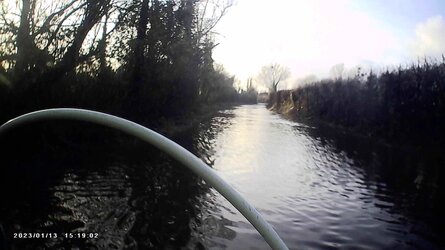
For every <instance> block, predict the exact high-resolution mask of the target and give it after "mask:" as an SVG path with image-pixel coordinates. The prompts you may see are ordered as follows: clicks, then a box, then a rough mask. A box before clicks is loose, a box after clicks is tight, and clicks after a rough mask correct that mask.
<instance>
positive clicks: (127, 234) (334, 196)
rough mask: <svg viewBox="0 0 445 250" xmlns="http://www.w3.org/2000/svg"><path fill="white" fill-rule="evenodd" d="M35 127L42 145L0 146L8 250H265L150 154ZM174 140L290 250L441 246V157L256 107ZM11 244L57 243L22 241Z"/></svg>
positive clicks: (130, 143) (242, 224)
mask: <svg viewBox="0 0 445 250" xmlns="http://www.w3.org/2000/svg"><path fill="white" fill-rule="evenodd" d="M46 126H49V125H46ZM54 126H58V127H59V128H62V129H61V130H62V131H66V130H67V128H66V126H67V125H66V124H65V125H63V124H59V125H54ZM73 126H77V125H73ZM79 126H81V125H79ZM82 126H84V125H82ZM88 126H89V125H88ZM43 127H44V128H43V129H42V128H40V129H37V132H38V134H39V137H42V138H41V140H36V141H38V143H34V144H33V143H31V142H28V143H24V141H26V139H24V141H22V142H21V143H22V144H15V145H16V146H14V145H13V144H8V146H7V147H5V143H4V142H3V144H2V145H3V146H2V152H5V155H4V164H3V166H2V173H1V175H0V176H1V177H2V181H1V184H2V186H1V187H2V188H1V190H2V197H4V199H3V205H2V206H1V210H0V223H1V225H2V228H3V231H4V234H5V237H6V239H7V240H6V244H7V245H8V246H11V247H16V248H17V249H35V248H36V247H44V248H62V249H63V248H80V249H84V248H91V249H268V246H267V244H266V243H265V242H264V240H263V239H262V238H261V236H260V235H259V234H258V233H257V232H256V231H255V229H254V228H253V227H252V226H251V225H250V224H249V223H248V222H247V220H246V219H244V218H243V217H242V216H241V215H240V214H239V213H238V212H237V211H236V210H235V209H234V207H233V206H232V205H231V204H230V203H228V202H227V201H226V200H225V199H224V198H223V197H222V196H221V195H219V194H218V193H217V192H216V191H215V190H214V189H212V188H211V187H209V186H208V185H206V184H205V183H204V182H203V181H202V180H201V179H199V178H197V177H196V176H194V175H193V174H192V173H190V172H189V171H188V170H187V169H185V168H184V167H182V166H180V165H179V164H177V163H175V162H173V161H172V160H171V159H170V158H169V157H167V156H166V155H164V154H162V153H160V152H159V151H157V150H155V149H153V148H151V147H148V146H146V145H145V144H143V143H141V142H139V141H134V140H130V139H129V138H125V137H124V139H122V138H121V137H123V136H122V135H117V136H116V135H115V134H112V133H109V132H104V133H105V134H104V135H100V134H99V135H96V134H97V133H96V132H94V131H93V132H90V135H88V136H82V134H84V133H88V130H82V129H80V128H76V129H71V130H70V129H68V131H78V132H75V133H74V135H70V134H68V135H67V134H65V132H63V133H62V135H63V136H62V139H60V138H59V137H60V135H59V136H58V135H57V134H58V133H59V134H60V132H57V133H56V132H52V133H53V135H52V136H49V135H46V134H48V131H53V129H54V128H53V129H48V128H46V129H45V126H43ZM24 129H26V128H24ZM55 130H56V131H57V129H55ZM23 131H24V130H22V131H20V130H17V132H16V133H17V134H15V135H11V138H15V137H17V136H19V135H21V134H20V133H25V132H23ZM85 131H86V132H85ZM35 132H36V131H34V133H35ZM76 133H78V134H76ZM49 134H51V133H49ZM54 134H55V135H54ZM112 135H113V136H115V137H117V138H118V139H107V140H105V142H101V143H97V142H96V143H91V145H88V146H84V141H85V138H88V139H89V140H91V141H93V139H94V137H95V136H96V137H98V138H103V137H112ZM14 136H15V137H14ZM22 137H24V138H29V137H27V135H26V133H25V136H22ZM11 138H10V140H13V139H11ZM68 138H71V139H68ZM76 138H77V139H76ZM119 138H120V139H119ZM96 139H97V138H96ZM175 140H177V141H178V142H179V143H180V144H182V145H183V146H184V147H186V148H188V149H189V150H191V151H192V152H194V153H195V154H196V155H198V156H199V157H200V158H201V159H203V160H204V161H205V162H206V163H207V164H209V165H210V166H212V167H213V168H214V169H215V170H216V171H217V172H218V173H219V174H220V175H221V176H222V177H223V178H224V179H225V180H227V181H228V182H229V183H230V184H231V185H233V186H234V187H235V189H237V190H238V191H239V192H240V193H241V194H242V195H243V196H244V197H245V198H246V199H247V200H248V201H250V202H251V203H252V204H253V205H254V206H255V207H256V208H257V209H258V210H259V211H260V212H261V213H262V214H263V215H264V216H265V219H266V220H267V221H268V222H270V223H271V224H272V225H273V226H274V228H275V229H276V230H277V232H278V234H279V235H280V236H281V237H282V238H283V240H284V241H285V242H286V244H288V246H289V247H290V248H291V249H394V248H401V249H441V248H443V247H444V246H445V242H444V240H443V239H441V238H440V236H441V235H442V234H443V232H442V231H443V226H444V225H445V224H444V217H443V215H442V213H443V212H442V211H443V209H444V207H443V206H442V205H441V201H442V200H443V194H444V192H443V185H442V181H441V180H442V176H444V175H443V170H442V168H443V165H444V164H443V163H444V161H443V158H442V157H441V156H436V155H433V154H432V155H427V154H420V153H415V152H410V151H406V150H400V149H397V148H392V147H387V146H382V145H378V144H375V143H373V142H371V141H370V140H367V139H363V138H357V137H353V136H350V135H348V134H344V133H342V132H339V131H331V130H329V129H326V128H324V129H320V128H316V127H310V126H307V125H304V124H301V123H297V122H292V121H288V120H286V119H283V118H282V117H281V116H279V115H277V114H274V113H273V112H271V111H269V110H267V109H266V108H265V106H264V105H261V104H259V105H246V106H238V107H235V108H233V109H228V110H222V111H220V112H219V113H218V114H217V115H215V116H214V117H212V118H211V119H209V120H207V121H204V122H202V123H201V124H200V125H199V126H197V127H196V128H194V129H193V130H191V131H187V132H186V133H184V134H182V135H179V136H178V137H177V138H176V139H175ZM42 143H43V144H42ZM17 145H19V146H17ZM42 145H43V146H42ZM16 151H21V152H26V156H24V157H21V158H20V157H19V158H17V157H13V156H12V153H11V152H16ZM8 152H9V153H8ZM24 155H25V154H24ZM14 232H57V233H58V234H59V236H58V237H57V238H55V239H54V238H53V239H28V240H23V239H22V240H17V239H12V234H13V233H14ZM66 232H74V233H79V232H80V233H82V232H97V233H98V237H97V238H90V239H76V238H70V237H69V234H68V235H66V234H64V233H66Z"/></svg>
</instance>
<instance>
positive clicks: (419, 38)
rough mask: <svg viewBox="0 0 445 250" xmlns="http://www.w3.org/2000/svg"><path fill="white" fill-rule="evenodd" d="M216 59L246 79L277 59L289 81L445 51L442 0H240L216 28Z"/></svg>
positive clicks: (439, 53) (444, 19)
mask: <svg viewBox="0 0 445 250" xmlns="http://www.w3.org/2000/svg"><path fill="white" fill-rule="evenodd" d="M216 29H217V32H219V33H220V35H219V36H217V42H219V43H220V44H219V45H218V46H217V47H216V49H215V51H214V56H213V57H214V59H215V61H216V62H217V63H221V64H223V65H224V67H225V68H226V70H227V71H228V72H229V73H231V74H234V75H236V77H237V78H238V79H240V80H242V81H244V80H245V79H246V78H247V77H249V76H255V75H257V74H258V72H259V70H260V68H261V67H262V66H263V65H267V64H270V63H280V64H283V65H286V66H288V67H289V68H290V69H291V71H292V79H290V80H289V81H288V86H291V85H293V84H294V82H295V79H298V78H303V77H305V76H307V75H311V74H315V75H317V76H318V77H326V76H328V74H329V70H330V68H331V67H332V66H333V65H335V64H339V63H344V65H345V67H346V68H347V69H352V68H354V67H356V66H358V65H362V66H363V67H364V68H365V69H366V68H370V67H371V66H373V67H375V68H377V67H380V68H383V67H384V66H386V65H389V66H390V65H395V64H399V63H400V64H402V65H405V64H407V63H409V62H414V61H417V58H419V57H424V56H425V55H426V56H440V55H441V54H442V53H444V52H445V0H274V1H271V0H237V2H236V3H235V5H234V6H233V7H232V8H231V9H230V10H229V12H228V13H227V15H226V16H224V18H223V19H222V20H221V22H220V23H219V24H218V26H217V27H216Z"/></svg>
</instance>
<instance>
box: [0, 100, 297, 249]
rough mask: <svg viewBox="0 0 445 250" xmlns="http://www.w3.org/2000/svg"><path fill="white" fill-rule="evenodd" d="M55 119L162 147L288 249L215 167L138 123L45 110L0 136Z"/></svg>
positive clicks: (279, 246)
mask: <svg viewBox="0 0 445 250" xmlns="http://www.w3.org/2000/svg"><path fill="white" fill-rule="evenodd" d="M55 119H69V120H79V121H88V122H92V123H96V124H100V125H104V126H107V127H111V128H115V129H117V130H121V131H123V132H125V133H127V134H130V135H133V136H135V137H138V138H140V139H142V140H144V141H146V142H148V143H150V144H151V145H153V146H155V147H157V148H159V149H160V150H162V151H164V152H166V153H167V154H169V155H170V156H171V157H173V158H174V159H176V160H177V161H179V162H180V163H182V164H184V165H185V166H187V167H188V168H189V169H191V170H192V171H193V172H195V173H196V174H197V175H198V176H200V177H201V178H203V179H204V180H205V181H206V182H207V183H208V184H210V185H211V186H212V187H214V188H215V189H216V190H217V191H218V192H219V193H221V194H222V195H223V196H224V197H225V198H226V199H227V200H228V201H229V202H230V203H232V205H233V206H234V207H235V208H236V209H238V211H240V212H241V214H242V215H243V216H244V217H246V219H247V220H248V221H249V222H250V223H252V225H253V226H254V227H255V228H256V229H257V230H258V232H259V233H260V234H261V235H262V236H263V238H264V239H265V240H266V242H267V243H268V244H269V245H270V246H271V247H272V248H273V249H288V248H287V246H286V245H285V244H284V242H283V240H282V239H281V238H280V237H279V236H278V234H277V233H276V232H275V230H274V229H273V228H272V226H271V225H270V224H269V223H267V222H266V221H265V220H264V218H263V217H262V216H261V215H260V213H258V211H257V210H256V209H255V208H254V207H253V206H251V205H250V204H249V203H248V202H247V201H246V200H245V199H244V198H243V197H242V196H241V195H240V194H239V193H238V192H237V191H236V190H235V189H233V188H232V187H231V186H230V185H229V184H227V183H226V182H225V181H224V180H223V179H222V178H221V177H219V176H218V174H216V172H215V171H214V170H213V169H212V168H210V167H209V166H207V165H206V164H205V163H204V162H203V161H201V160H200V159H199V158H198V157H196V156H195V155H193V154H192V153H190V152H189V151H187V150H186V149H184V148H183V147H181V146H179V145H178V144H176V143H175V142H173V141H171V140H170V139H168V138H166V137H164V136H162V135H160V134H158V133H156V132H154V131H153V130H150V129H148V128H146V127H144V126H141V125H139V124H137V123H134V122H131V121H129V120H126V119H123V118H120V117H117V116H113V115H109V114H105V113H101V112H96V111H91V110H84V109H72V108H59V109H45V110H40V111H35V112H31V113H28V114H24V115H21V116H19V117H17V118H14V119H12V120H10V121H8V122H6V123H5V124H3V125H2V126H1V127H0V135H1V133H3V132H5V131H7V130H8V129H11V128H13V127H15V126H18V125H21V124H26V123H30V122H36V121H43V120H55Z"/></svg>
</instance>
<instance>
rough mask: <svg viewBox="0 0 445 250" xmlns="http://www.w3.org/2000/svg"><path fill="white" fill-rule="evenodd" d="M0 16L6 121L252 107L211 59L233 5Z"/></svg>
mask: <svg viewBox="0 0 445 250" xmlns="http://www.w3.org/2000/svg"><path fill="white" fill-rule="evenodd" d="M0 7H1V8H0V17H1V18H0V20H1V21H0V122H4V121H6V120H7V119H10V118H12V117H14V116H16V115H19V114H22V113H25V112H29V111H32V110H37V109H42V108H50V107H81V108H89V109H94V110H99V111H105V112H108V113H112V114H117V115H121V116H124V117H127V118H130V119H133V120H136V121H139V122H144V123H150V122H151V121H154V120H156V119H157V118H163V119H164V118H168V117H180V116H183V115H184V114H187V113H188V112H190V111H191V110H193V109H194V108H195V107H197V106H200V105H202V104H209V105H211V104H212V103H217V102H251V101H252V100H253V99H252V96H254V95H255V101H256V93H253V92H252V91H250V92H243V93H239V91H237V90H236V89H235V88H234V86H233V83H234V77H232V76H229V75H228V74H227V73H225V72H224V70H223V69H221V68H218V67H216V66H215V65H214V62H213V59H212V51H213V49H214V47H215V46H216V44H215V43H214V41H213V35H212V34H213V31H212V29H213V27H214V26H215V25H216V23H217V22H218V21H219V20H220V18H221V17H222V16H223V15H224V14H225V13H226V11H227V9H228V8H229V7H230V2H227V1H219V2H218V1H217V2H215V1H197V0H167V1H160V0H137V1H116V0H80V1H65V0H58V1H51V2H48V1H39V0H23V1H2V2H0ZM14 14H16V15H14Z"/></svg>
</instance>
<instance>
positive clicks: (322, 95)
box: [269, 60, 445, 146]
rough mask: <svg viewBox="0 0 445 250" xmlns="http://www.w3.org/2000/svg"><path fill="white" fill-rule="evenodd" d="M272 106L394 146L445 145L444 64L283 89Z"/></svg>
mask: <svg viewBox="0 0 445 250" xmlns="http://www.w3.org/2000/svg"><path fill="white" fill-rule="evenodd" d="M269 105H273V106H274V108H275V109H276V110H278V111H280V112H284V113H287V114H289V115H290V116H292V117H293V118H296V119H302V120H308V119H309V120H312V121H320V122H324V123H328V124H331V125H336V126H341V127H344V128H348V129H351V130H354V131H357V132H360V133H363V134H366V135H369V136H376V137H379V138H383V139H385V140H389V141H392V142H398V143H414V144H415V145H429V146H437V145H444V143H445V132H444V128H445V60H444V61H442V62H435V63H430V62H426V61H425V62H424V63H419V64H417V65H412V66H410V67H406V68H402V67H399V68H397V69H395V70H386V71H385V72H383V73H381V74H379V75H377V74H375V73H373V72H370V73H369V74H361V75H357V76H356V77H355V78H352V79H336V80H323V81H319V82H315V83H312V84H308V85H305V86H302V87H299V88H297V89H294V90H285V91H279V92H278V93H276V94H275V95H273V96H272V98H271V102H270V104H269Z"/></svg>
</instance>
